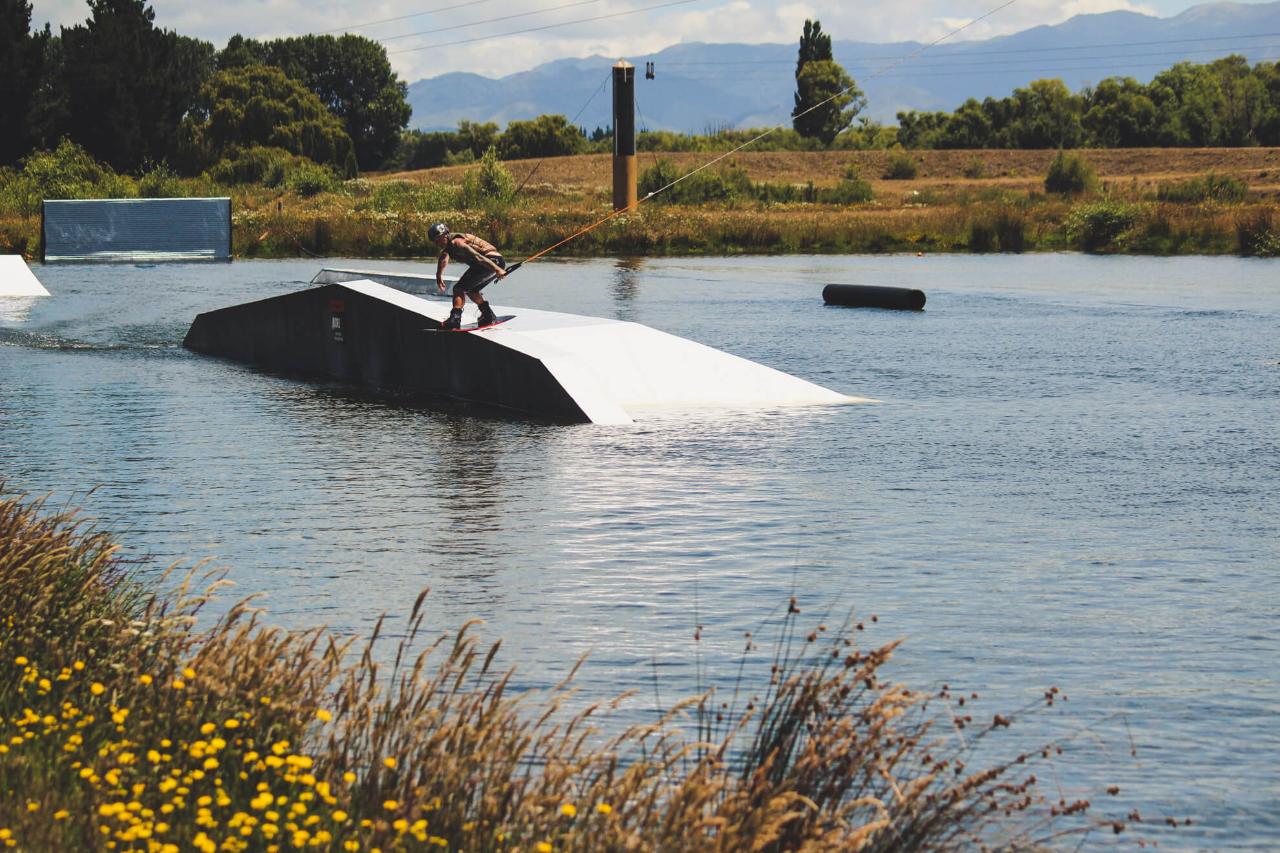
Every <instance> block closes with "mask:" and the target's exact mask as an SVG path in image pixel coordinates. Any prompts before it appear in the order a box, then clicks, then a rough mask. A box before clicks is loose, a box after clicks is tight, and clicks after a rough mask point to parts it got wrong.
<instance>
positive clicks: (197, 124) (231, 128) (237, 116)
mask: <svg viewBox="0 0 1280 853" xmlns="http://www.w3.org/2000/svg"><path fill="white" fill-rule="evenodd" d="M184 131H185V133H186V137H187V148H188V151H189V156H190V158H191V159H192V161H194V162H196V163H198V164H201V165H207V164H209V163H215V162H217V161H219V160H221V159H223V158H225V157H228V156H231V157H235V156H236V155H235V153H234V152H235V151H236V150H237V149H242V148H251V147H253V146H267V147H272V148H282V149H284V150H285V151H288V152H290V153H293V154H301V155H302V156H304V157H307V158H309V159H311V160H314V161H315V162H317V163H320V164H322V165H330V166H333V167H334V168H336V169H338V170H341V171H342V172H344V173H345V174H346V176H347V177H354V174H352V173H351V166H352V163H351V155H352V144H351V139H350V137H348V136H347V134H346V131H344V130H343V129H342V124H341V123H340V122H339V121H338V120H337V119H336V118H334V116H333V114H332V113H330V112H329V111H328V110H327V109H326V108H325V106H324V104H322V103H321V102H320V99H319V98H317V97H316V96H315V95H314V94H312V93H311V92H310V91H309V90H307V89H306V88H304V87H303V86H302V84H300V83H298V82H297V81H295V80H291V79H289V78H288V77H286V76H285V74H284V72H283V71H281V70H280V69H278V68H272V67H270V66H265V65H253V66H247V67H244V68H232V69H228V70H226V71H219V72H218V73H217V74H215V75H214V76H213V77H212V78H211V79H210V80H209V82H208V83H207V84H206V85H205V86H203V87H202V88H201V90H200V95H199V97H198V99H197V101H196V104H195V107H194V108H193V109H192V111H191V114H190V115H189V116H188V117H187V119H186V121H185V122H184Z"/></svg>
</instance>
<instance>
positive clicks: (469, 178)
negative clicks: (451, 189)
mask: <svg viewBox="0 0 1280 853" xmlns="http://www.w3.org/2000/svg"><path fill="white" fill-rule="evenodd" d="M515 197H516V182H515V179H514V178H513V177H511V173H510V172H509V171H507V167H506V166H504V165H502V163H501V162H499V160H498V150H497V149H496V148H492V147H491V148H490V149H489V150H488V151H486V152H484V156H483V157H481V158H480V162H479V163H478V164H477V165H476V166H475V168H473V169H469V170H468V171H467V173H466V174H465V175H463V176H462V191H461V193H460V194H459V198H458V203H459V205H460V206H462V207H463V208H465V209H481V210H500V209H502V208H504V207H507V206H508V205H510V204H511V203H512V202H513V201H514V200H515Z"/></svg>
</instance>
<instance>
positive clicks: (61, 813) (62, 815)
mask: <svg viewBox="0 0 1280 853" xmlns="http://www.w3.org/2000/svg"><path fill="white" fill-rule="evenodd" d="M69 817H71V812H69V811H67V810H66V809H58V810H57V811H56V812H54V813H53V819H54V820H66V819H67V818H69Z"/></svg>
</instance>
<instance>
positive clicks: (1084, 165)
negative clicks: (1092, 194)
mask: <svg viewBox="0 0 1280 853" xmlns="http://www.w3.org/2000/svg"><path fill="white" fill-rule="evenodd" d="M1097 180H1098V179H1097V176H1096V175H1095V174H1094V171H1093V167H1092V166H1090V165H1089V162H1088V161H1087V160H1085V159H1084V158H1083V157H1081V156H1079V155H1078V154H1068V153H1067V152H1065V151H1059V152H1058V154H1057V156H1056V157H1054V158H1053V162H1052V163H1050V164H1049V172H1048V173H1047V174H1046V175H1045V178H1044V191H1045V192H1047V193H1064V194H1068V193H1069V194H1076V195H1078V194H1080V193H1083V192H1088V191H1089V190H1091V189H1093V187H1094V186H1095V185H1096V184H1097Z"/></svg>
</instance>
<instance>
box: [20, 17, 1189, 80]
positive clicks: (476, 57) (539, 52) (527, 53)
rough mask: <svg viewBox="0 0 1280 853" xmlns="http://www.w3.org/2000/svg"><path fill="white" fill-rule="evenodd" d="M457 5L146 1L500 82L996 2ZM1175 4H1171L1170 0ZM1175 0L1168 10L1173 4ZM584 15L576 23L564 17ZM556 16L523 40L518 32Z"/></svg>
mask: <svg viewBox="0 0 1280 853" xmlns="http://www.w3.org/2000/svg"><path fill="white" fill-rule="evenodd" d="M458 2H460V0H377V1H376V2H370V3H364V4H360V5H353V4H350V3H348V2H345V0H223V2H219V3H210V2H208V0H201V2H195V0H166V2H163V3H153V8H155V11H156V23H157V24H159V25H160V26H162V27H165V28H167V29H172V30H176V31H178V32H180V33H183V34H185V35H191V36H196V37H199V38H203V39H207V40H209V41H212V42H213V43H214V44H215V45H216V46H218V47H221V46H222V45H224V44H225V43H226V40H227V39H228V38H229V37H230V36H231V35H233V34H235V33H237V32H238V33H242V34H244V35H245V36H250V37H254V38H276V37H280V36H287V35H301V34H303V33H306V32H325V31H329V30H334V29H335V28H340V27H344V26H350V25H354V24H360V23H362V22H365V23H371V22H376V21H385V19H389V18H397V17H402V16H409V15H413V17H406V18H403V19H402V20H398V21H388V22H385V23H381V24H377V25H374V26H366V27H360V28H357V29H353V30H352V32H357V33H360V34H362V35H366V36H368V37H370V38H376V39H387V38H391V37H393V36H404V35H405V34H407V33H419V32H424V31H425V32H427V33H428V34H427V35H422V36H418V37H416V38H395V39H394V40H390V41H387V42H386V46H387V49H388V53H389V55H390V57H391V62H392V65H393V66H394V67H395V68H396V70H397V72H398V73H399V74H400V76H401V78H402V79H404V80H406V81H414V80H418V79H421V78H422V77H430V76H435V75H437V74H441V73H444V72H446V71H460V70H466V71H474V72H476V73H480V74H484V75H486V76H490V77H498V76H503V75H506V74H511V73H514V72H517V71H522V70H526V69H528V68H532V67H533V66H535V65H538V64H540V63H542V62H547V61H550V60H553V59H560V58H568V57H586V56H591V55H603V56H607V57H611V58H613V57H621V56H627V57H636V56H643V55H645V54H648V53H653V52H656V51H658V50H661V49H662V48H664V47H668V46H670V45H673V44H677V43H680V42H695V41H708V42H743V43H753V44H758V43H766V42H772V43H793V42H795V41H797V40H798V39H799V37H800V32H801V29H802V27H803V24H804V21H805V19H806V18H816V19H819V20H821V21H822V25H823V29H824V30H825V31H826V32H828V33H830V34H831V35H832V36H833V37H834V38H836V39H837V40H851V41H900V40H911V41H932V40H933V39H936V38H939V37H942V36H945V35H947V34H948V33H951V32H953V31H954V30H956V29H958V28H959V27H961V26H962V25H964V24H966V23H967V22H969V21H971V20H972V19H973V18H975V17H978V16H980V15H983V14H985V13H987V12H989V11H991V9H993V8H994V7H995V6H996V5H998V3H999V0H958V2H957V0H948V2H943V0H905V2H897V3H890V4H883V3H878V2H872V0H855V2H825V3H824V2H817V1H815V2H794V0H699V2H693V3H690V4H688V5H681V6H675V7H668V8H666V9H655V10H650V11H645V12H638V13H636V14H633V15H624V16H619V17H611V18H603V19H600V20H595V21H586V22H584V21H583V19H586V18H596V17H599V16H603V15H609V14H613V13H617V12H622V11H626V10H629V9H638V8H643V7H646V6H653V5H656V4H657V3H659V2H661V0H599V2H596V3H590V4H588V5H582V6H576V7H573V8H566V9H561V10H559V11H549V12H543V13H542V14H539V15H536V16H530V17H522V18H516V19H513V20H509V21H505V22H493V23H487V24H482V25H478V26H475V27H467V28H463V29H454V30H450V31H448V32H443V33H439V34H438V35H435V36H433V35H431V34H430V33H431V31H432V28H433V27H436V28H439V27H453V26H457V25H459V24H466V23H468V22H473V21H484V20H487V19H491V18H495V17H499V16H504V15H514V14H519V13H521V12H527V11H534V10H545V9H548V8H550V7H554V6H560V5H564V4H565V3H566V2H569V0H473V2H471V3H469V4H468V5H467V6H465V7H462V8H459V9H455V10H451V11H447V12H439V13H434V14H423V15H418V14H415V13H418V12H422V11H423V10H424V9H440V8H442V7H445V6H453V5H457V3H458ZM1151 2H1152V3H1157V4H1159V6H1160V11H1161V12H1162V13H1163V14H1172V13H1174V12H1177V11H1180V10H1181V9H1182V8H1185V6H1186V0H1151ZM1175 4H1176V5H1175ZM1171 7H1172V8H1171ZM1117 9H1124V10H1129V11H1137V12H1145V13H1148V14H1151V13H1154V11H1155V10H1154V8H1153V7H1152V6H1150V5H1146V4H1143V3H1138V2H1132V0H1068V2H1065V3H1063V2H1051V0H1019V2H1017V3H1014V4H1013V5H1011V6H1009V7H1008V8H1005V9H1003V10H1001V11H999V12H997V13H996V14H993V15H992V16H991V17H989V18H986V19H985V20H982V21H980V22H978V23H976V24H974V25H973V26H971V27H968V28H966V29H964V30H963V31H962V32H961V33H958V34H957V35H955V36H954V38H955V39H957V40H958V39H974V38H989V37H991V36H994V35H1002V34H1008V33H1013V32H1017V31H1019V30H1023V29H1026V28H1028V27H1032V26H1037V25H1041V24H1054V23H1060V22H1061V21H1064V20H1066V19H1068V18H1070V17H1071V16H1073V15H1077V14H1086V13H1096V12H1105V11H1112V10H1117ZM87 17H88V7H87V5H86V4H85V3H84V2H83V0H45V2H41V3H40V4H39V5H38V6H37V7H36V8H35V10H34V14H33V18H34V19H35V22H36V23H37V25H43V23H44V21H46V20H47V21H50V22H52V23H53V24H54V27H55V29H56V28H57V26H58V25H73V24H77V23H80V22H82V21H84V20H85V18H87ZM573 22H581V23H573ZM560 23H565V24H567V25H566V26H559V27H554V28H550V29H543V30H540V31H538V32H530V33H525V34H521V35H510V36H506V35H503V34H505V33H509V32H512V31H515V30H523V29H527V28H530V27H541V26H546V25H548V24H560ZM477 37H480V38H482V39H483V40H480V41H472V42H470V43H467V44H449V45H447V46H443V47H438V48H431V49H422V50H410V49H411V48H415V47H417V46H420V45H425V44H440V43H452V42H458V41H463V40H467V39H473V38H477Z"/></svg>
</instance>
